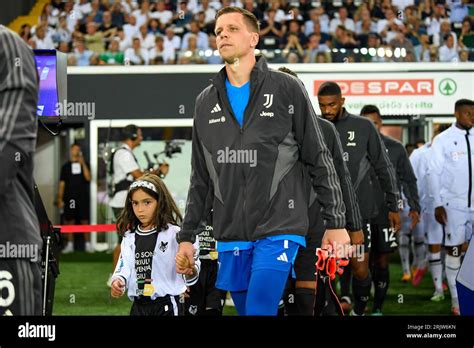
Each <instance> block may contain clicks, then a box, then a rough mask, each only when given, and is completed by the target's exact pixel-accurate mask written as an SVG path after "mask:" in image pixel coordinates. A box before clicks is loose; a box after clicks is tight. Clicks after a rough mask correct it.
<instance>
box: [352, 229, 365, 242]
mask: <svg viewBox="0 0 474 348" xmlns="http://www.w3.org/2000/svg"><path fill="white" fill-rule="evenodd" d="M349 237H350V238H351V244H352V245H356V244H360V245H361V244H364V231H362V230H358V231H350V232H349Z"/></svg>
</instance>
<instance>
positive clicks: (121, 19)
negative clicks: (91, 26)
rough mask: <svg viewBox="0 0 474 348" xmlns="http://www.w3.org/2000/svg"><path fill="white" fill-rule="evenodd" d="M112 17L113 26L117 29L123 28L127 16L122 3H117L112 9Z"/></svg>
mask: <svg viewBox="0 0 474 348" xmlns="http://www.w3.org/2000/svg"><path fill="white" fill-rule="evenodd" d="M110 11H111V15H112V24H113V25H114V26H115V27H116V28H121V27H122V26H123V25H124V24H125V14H124V10H123V7H122V4H121V3H120V2H116V3H114V4H113V5H112V8H111V9H110Z"/></svg>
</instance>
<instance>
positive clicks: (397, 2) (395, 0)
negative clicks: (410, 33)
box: [392, 0, 415, 11]
mask: <svg viewBox="0 0 474 348" xmlns="http://www.w3.org/2000/svg"><path fill="white" fill-rule="evenodd" d="M392 5H393V6H396V7H397V9H398V10H400V11H403V10H405V8H406V7H408V6H414V5H415V0H392Z"/></svg>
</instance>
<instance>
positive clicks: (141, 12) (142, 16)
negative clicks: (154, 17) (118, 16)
mask: <svg viewBox="0 0 474 348" xmlns="http://www.w3.org/2000/svg"><path fill="white" fill-rule="evenodd" d="M132 15H133V16H134V17H135V18H136V19H137V22H136V24H135V25H136V26H137V27H138V28H139V27H140V26H142V25H143V24H147V23H148V20H149V19H150V1H148V0H143V1H142V3H141V6H140V9H138V10H135V11H133V12H132Z"/></svg>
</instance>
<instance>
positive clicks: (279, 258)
mask: <svg viewBox="0 0 474 348" xmlns="http://www.w3.org/2000/svg"><path fill="white" fill-rule="evenodd" d="M277 260H278V261H283V262H288V256H286V253H283V254H281V255H280V256H278V257H277Z"/></svg>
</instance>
